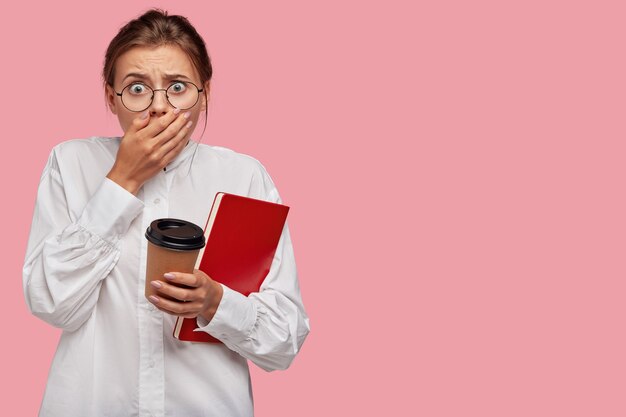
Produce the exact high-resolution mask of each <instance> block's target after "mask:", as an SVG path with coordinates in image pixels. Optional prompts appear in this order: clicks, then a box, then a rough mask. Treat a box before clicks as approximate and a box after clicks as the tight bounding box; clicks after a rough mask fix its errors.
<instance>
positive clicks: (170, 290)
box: [150, 280, 199, 302]
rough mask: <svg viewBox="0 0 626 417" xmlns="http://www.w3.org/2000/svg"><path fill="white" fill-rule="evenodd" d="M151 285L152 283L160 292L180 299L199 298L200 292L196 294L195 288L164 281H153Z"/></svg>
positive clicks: (192, 299)
mask: <svg viewBox="0 0 626 417" xmlns="http://www.w3.org/2000/svg"><path fill="white" fill-rule="evenodd" d="M150 285H152V287H154V288H155V289H156V290H157V291H158V292H159V293H160V294H163V295H166V296H169V297H172V298H175V299H176V300H179V301H183V302H184V301H196V300H197V299H198V298H199V296H198V294H196V293H195V292H194V291H193V290H189V289H186V288H182V287H179V286H177V285H172V284H168V283H166V282H163V281H158V280H155V281H151V282H150Z"/></svg>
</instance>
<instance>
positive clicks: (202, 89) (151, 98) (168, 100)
mask: <svg viewBox="0 0 626 417" xmlns="http://www.w3.org/2000/svg"><path fill="white" fill-rule="evenodd" d="M176 83H185V84H191V85H193V86H194V87H196V90H198V97H197V98H196V102H195V103H193V104H192V105H191V106H189V107H185V108H184V109H183V108H181V110H187V109H190V108H192V107H193V106H195V105H196V104H197V103H198V100H199V99H200V93H201V92H203V91H204V88H198V86H197V85H195V84H194V83H192V82H191V81H183V80H177V81H173V82H172V85H174V84H176ZM134 84H141V85H145V86H146V87H148V88H149V89H150V91H152V95H151V96H150V104H148V105H147V106H146V107H145V108H143V109H141V110H131V109H129V108H128V106H127V105H126V103H124V99H123V98H122V94H124V90H126V89H127V88H128V87H130V86H131V85H134ZM172 85H170V86H169V87H167V88H152V87H151V86H149V85H148V84H146V83H144V82H143V81H133V82H131V83H129V84H126V85H125V86H124V87H123V88H122V91H120V92H119V93H118V92H117V91H115V89H113V91H114V92H115V94H117V95H118V96H119V97H120V101H121V102H122V105H123V106H124V107H126V109H127V110H128V111H132V112H135V113H139V112H142V111H144V110H146V109H147V108H149V107H150V106H152V102H153V101H154V93H155V91H165V99H166V100H167V102H168V103H169V105H170V106H172V107H174V108H176V106H174V105H173V104H172V102H171V101H170V96H169V95H168V94H167V90H169V89H170V88H171V87H172Z"/></svg>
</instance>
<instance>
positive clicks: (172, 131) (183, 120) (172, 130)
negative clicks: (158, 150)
mask: <svg viewBox="0 0 626 417" xmlns="http://www.w3.org/2000/svg"><path fill="white" fill-rule="evenodd" d="M185 115H186V116H185ZM164 117H165V116H164ZM190 117H191V112H190V111H181V112H180V113H179V114H178V115H176V117H175V118H174V119H173V120H172V121H171V122H170V123H169V124H168V125H167V126H166V127H165V129H163V130H162V131H160V132H159V133H158V134H156V135H155V136H154V140H155V143H156V145H158V146H162V145H164V144H165V143H167V142H169V141H170V140H171V139H173V138H174V137H175V136H176V134H177V133H178V132H179V131H180V130H181V129H182V128H183V127H184V126H185V125H186V124H187V122H188V121H189V118H190Z"/></svg>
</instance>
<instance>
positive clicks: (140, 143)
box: [107, 108, 191, 195]
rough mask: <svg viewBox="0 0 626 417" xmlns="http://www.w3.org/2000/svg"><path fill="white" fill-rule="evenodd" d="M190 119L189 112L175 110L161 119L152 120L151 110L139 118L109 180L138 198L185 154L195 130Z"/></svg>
mask: <svg viewBox="0 0 626 417" xmlns="http://www.w3.org/2000/svg"><path fill="white" fill-rule="evenodd" d="M185 115H187V116H185ZM188 117H189V112H180V111H179V109H175V108H172V109H170V110H169V111H168V112H167V113H166V114H165V115H163V116H161V117H158V118H152V117H149V112H148V110H146V111H145V112H143V113H142V114H141V115H139V116H137V117H136V118H135V119H134V120H133V123H132V124H131V126H130V127H129V128H128V130H127V131H126V133H125V134H124V137H123V138H122V141H121V143H120V148H119V149H118V151H117V156H116V158H115V163H114V164H113V167H112V168H111V171H109V173H108V174H107V177H108V178H110V179H111V180H113V181H115V182H116V183H118V184H119V185H121V186H122V187H124V188H125V189H127V190H128V191H129V192H131V193H133V194H135V195H136V194H137V191H138V190H139V188H141V186H142V185H143V184H144V183H145V182H146V181H147V180H149V179H150V178H152V177H153V176H155V175H156V174H157V173H158V172H159V171H160V170H162V169H163V168H164V167H165V166H166V165H167V164H169V163H170V161H172V160H173V159H174V158H176V156H177V155H178V154H179V153H180V152H181V151H182V150H183V148H184V147H185V145H186V144H187V140H186V136H187V133H188V132H189V128H190V127H191V121H189V119H188Z"/></svg>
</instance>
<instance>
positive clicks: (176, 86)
mask: <svg viewBox="0 0 626 417" xmlns="http://www.w3.org/2000/svg"><path fill="white" fill-rule="evenodd" d="M186 89H187V84H186V83H184V82H182V81H176V82H175V83H173V84H172V85H170V87H169V90H170V91H171V92H172V93H184V92H185V90H186Z"/></svg>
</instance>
